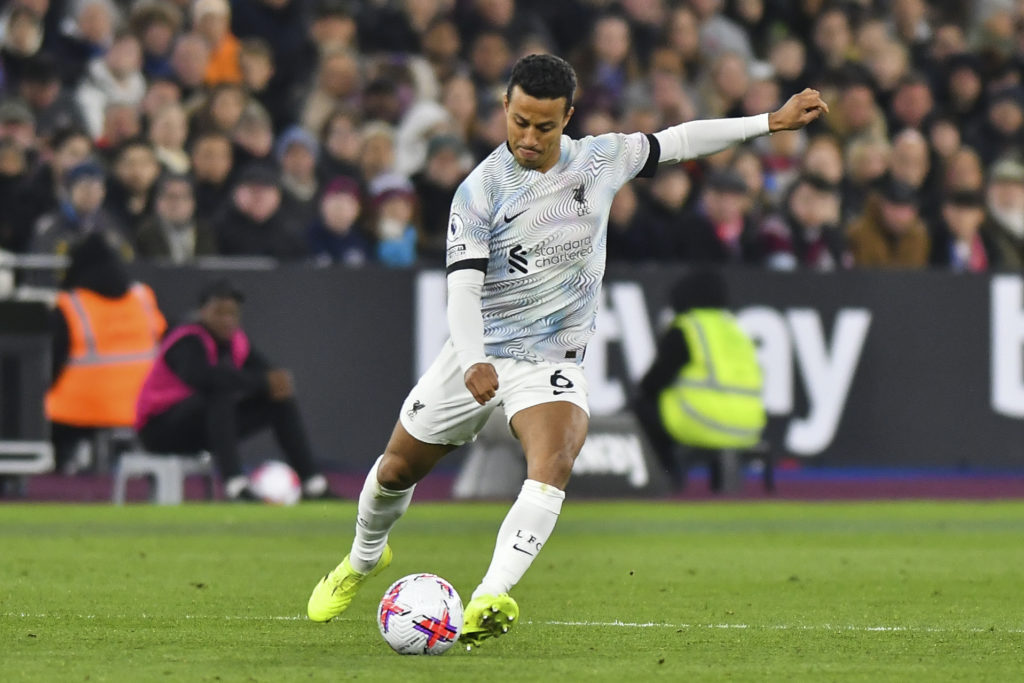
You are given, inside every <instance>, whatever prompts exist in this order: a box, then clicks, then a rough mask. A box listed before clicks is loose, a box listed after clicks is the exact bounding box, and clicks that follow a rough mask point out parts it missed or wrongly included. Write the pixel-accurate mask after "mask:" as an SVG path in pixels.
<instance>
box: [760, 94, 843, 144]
mask: <svg viewBox="0 0 1024 683" xmlns="http://www.w3.org/2000/svg"><path fill="white" fill-rule="evenodd" d="M827 113H828V105H827V104H825V100H823V99H821V93H820V92H818V91H817V90H812V89H811V88H804V91H803V92H799V93H797V94H796V95H793V96H792V97H790V98H789V100H787V102H786V103H785V104H784V105H782V106H781V107H780V108H779V110H778V111H776V112H772V113H771V114H768V130H769V131H771V132H772V133H774V132H775V131H778V130H799V129H800V128H803V127H804V126H806V125H807V124H808V123H810V122H811V121H814V120H815V119H817V118H818V117H819V116H821V115H822V114H827Z"/></svg>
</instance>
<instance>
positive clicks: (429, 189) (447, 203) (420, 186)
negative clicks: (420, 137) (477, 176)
mask: <svg viewBox="0 0 1024 683" xmlns="http://www.w3.org/2000/svg"><path fill="white" fill-rule="evenodd" d="M472 166H473V159H472V157H470V155H469V149H468V148H467V147H466V146H465V145H464V144H463V143H462V141H461V140H459V138H457V137H454V136H450V135H439V136H437V137H434V138H432V139H431V140H430V142H429V143H428V145H427V162H426V164H425V165H424V167H423V170H422V171H420V172H419V173H417V174H415V175H414V176H413V177H412V182H413V185H414V187H415V189H416V196H417V199H418V200H419V207H420V217H421V223H422V226H423V231H422V234H421V242H420V247H421V249H420V254H421V255H422V256H425V257H431V256H437V257H440V256H441V255H443V254H444V251H445V242H446V239H447V232H448V230H447V228H448V213H449V209H450V208H451V203H452V198H453V197H454V196H455V190H456V189H457V188H458V186H459V183H461V182H462V181H463V179H465V177H466V175H467V174H468V173H469V171H470V169H471V168H472Z"/></svg>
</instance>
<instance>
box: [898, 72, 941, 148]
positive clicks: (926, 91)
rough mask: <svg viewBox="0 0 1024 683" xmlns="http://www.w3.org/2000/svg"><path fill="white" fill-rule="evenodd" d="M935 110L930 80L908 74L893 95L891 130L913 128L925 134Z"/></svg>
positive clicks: (919, 75)
mask: <svg viewBox="0 0 1024 683" xmlns="http://www.w3.org/2000/svg"><path fill="white" fill-rule="evenodd" d="M934 108H935V98H934V97H933V96H932V91H931V86H930V84H929V83H928V80H927V79H926V78H925V77H924V76H923V75H921V74H917V73H912V74H908V75H907V76H904V77H903V78H902V79H901V80H900V82H899V83H898V84H897V85H896V91H895V92H894V93H893V97H892V105H891V110H892V117H891V118H890V120H889V129H890V130H902V129H904V128H913V129H915V130H918V131H921V132H922V133H923V132H924V131H925V128H926V126H927V125H928V122H929V120H930V117H931V116H932V111H933V109H934Z"/></svg>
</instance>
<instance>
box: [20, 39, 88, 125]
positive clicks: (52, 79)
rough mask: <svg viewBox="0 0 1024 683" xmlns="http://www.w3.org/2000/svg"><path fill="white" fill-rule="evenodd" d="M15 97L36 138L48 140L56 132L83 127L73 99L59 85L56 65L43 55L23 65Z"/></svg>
mask: <svg viewBox="0 0 1024 683" xmlns="http://www.w3.org/2000/svg"><path fill="white" fill-rule="evenodd" d="M18 94H19V95H20V97H21V99H22V100H23V101H24V102H25V104H26V105H28V107H29V109H30V110H31V112H32V115H33V117H34V119H35V124H36V137H37V138H40V139H42V140H50V139H51V138H52V137H54V136H55V135H56V134H57V132H58V131H61V130H65V129H68V128H81V129H84V127H85V119H84V118H83V117H82V112H81V110H80V109H79V108H78V103H77V102H75V98H74V96H73V95H72V94H71V93H70V92H68V91H67V90H66V89H65V88H64V87H63V86H62V84H61V81H60V73H59V72H58V71H57V64H56V62H54V60H53V58H52V57H50V56H49V55H47V54H40V55H38V56H36V57H34V58H32V59H31V60H29V61H27V62H26V63H25V66H24V68H23V69H22V72H21V81H20V83H19V84H18Z"/></svg>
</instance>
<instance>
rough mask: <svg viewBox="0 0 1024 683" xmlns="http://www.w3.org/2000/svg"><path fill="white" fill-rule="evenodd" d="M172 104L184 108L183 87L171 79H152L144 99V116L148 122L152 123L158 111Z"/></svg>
mask: <svg viewBox="0 0 1024 683" xmlns="http://www.w3.org/2000/svg"><path fill="white" fill-rule="evenodd" d="M171 104H177V105H180V106H182V107H183V108H184V103H183V102H182V100H181V86H179V85H178V83H177V82H176V81H174V80H173V79H170V78H165V77H154V78H151V79H150V80H149V83H148V84H147V86H146V94H145V95H143V97H142V115H143V116H144V117H145V119H146V121H147V122H151V121H152V120H153V117H154V116H156V113H157V112H158V111H160V110H161V109H163V108H164V107H166V106H168V105H171ZM187 113H188V112H186V114H187Z"/></svg>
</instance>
